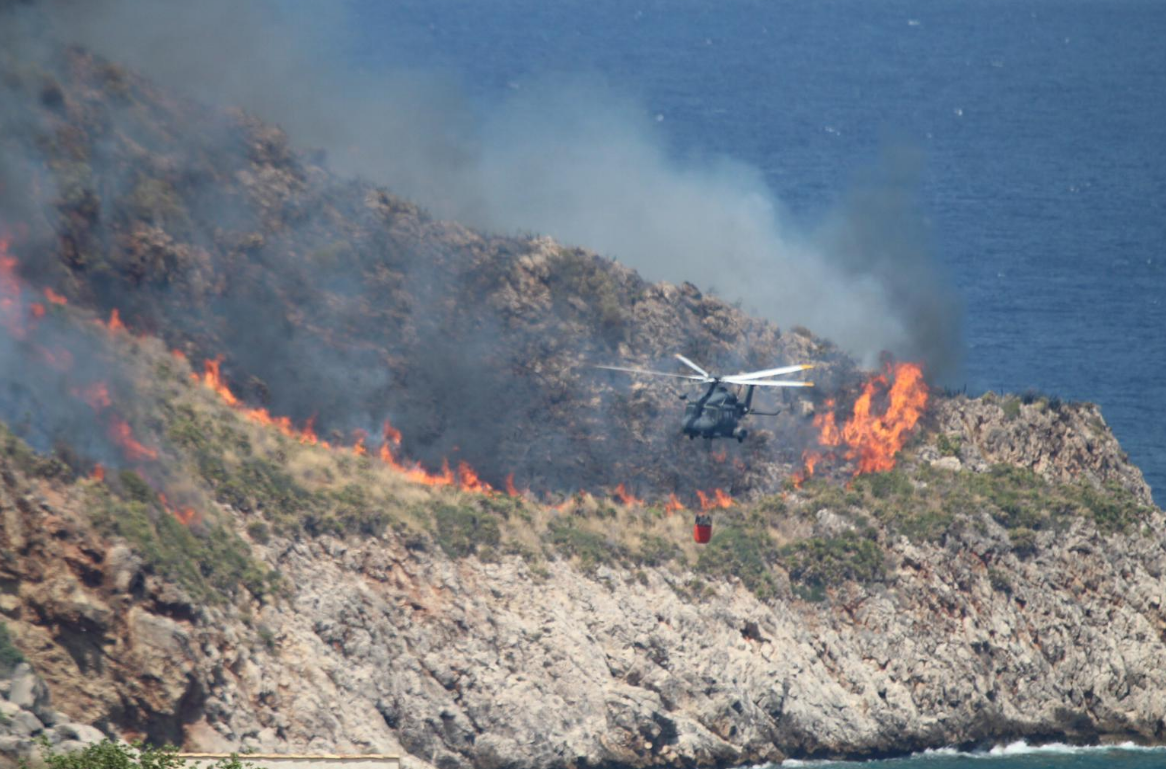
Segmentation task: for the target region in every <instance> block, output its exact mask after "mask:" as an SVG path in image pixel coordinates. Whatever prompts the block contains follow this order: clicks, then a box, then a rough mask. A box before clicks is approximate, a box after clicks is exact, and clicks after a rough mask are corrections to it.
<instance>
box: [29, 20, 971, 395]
mask: <svg viewBox="0 0 1166 769" xmlns="http://www.w3.org/2000/svg"><path fill="white" fill-rule="evenodd" d="M52 5H53V8H54V9H56V10H58V11H60V12H59V13H57V14H55V16H54V24H55V25H56V26H57V29H58V32H59V33H60V34H63V35H66V36H67V37H69V38H71V39H75V40H77V41H78V42H81V43H83V44H84V45H86V46H87V47H90V48H92V49H94V50H96V51H98V52H99V53H102V54H105V55H107V56H109V57H110V58H112V59H114V60H116V61H123V62H125V63H126V64H128V65H130V66H131V67H133V68H135V69H137V70H138V71H141V72H144V73H149V75H150V77H151V78H154V79H157V80H159V81H161V82H163V83H164V84H166V85H167V86H170V87H176V88H180V89H183V90H184V91H186V92H188V93H191V94H193V95H195V96H196V97H197V98H200V99H203V100H207V101H211V102H214V103H220V104H221V103H226V104H238V105H241V106H243V107H245V108H246V109H248V110H249V111H252V112H254V113H255V114H257V115H259V116H260V117H262V118H264V119H268V120H272V121H275V122H277V123H279V124H280V125H281V126H283V127H284V128H285V129H287V130H288V132H289V133H290V134H291V136H292V137H293V139H294V140H295V141H297V142H300V143H304V144H308V145H312V146H315V147H319V148H321V149H323V150H324V151H325V152H326V153H327V157H328V162H329V164H330V165H331V166H332V167H333V168H335V169H337V170H338V171H340V172H342V173H355V174H359V175H362V176H364V177H366V178H368V179H370V180H371V181H374V182H376V183H380V184H384V185H387V186H388V187H390V188H391V189H392V190H393V191H394V192H397V193H399V194H402V195H404V196H406V197H409V198H411V199H414V200H416V201H417V202H419V203H420V204H421V205H423V206H425V207H427V208H428V209H429V210H430V211H432V212H434V213H435V214H437V215H438V216H441V217H446V218H451V219H456V220H458V221H462V222H465V223H468V224H471V225H476V226H479V227H483V228H486V229H488V230H493V231H502V232H531V231H533V232H540V233H545V234H550V235H552V236H553V237H555V238H556V239H558V240H560V241H563V242H567V243H572V244H578V245H582V246H585V247H589V248H593V249H595V250H598V251H600V252H601V253H605V254H608V255H610V256H613V257H615V258H616V259H618V260H619V261H620V262H622V263H624V264H627V265H628V266H631V267H633V268H635V269H637V270H639V271H640V272H641V273H642V274H644V276H645V277H647V278H649V279H652V280H669V281H673V282H680V281H685V280H687V281H691V282H694V283H696V284H698V285H701V286H702V287H706V288H708V287H714V288H715V289H716V290H717V292H718V293H719V294H720V295H722V296H724V297H726V298H727V299H729V300H740V301H742V302H743V303H744V304H745V306H746V307H747V308H749V309H751V310H753V311H755V312H758V313H760V314H762V315H763V316H765V317H767V318H769V319H771V320H774V321H776V322H777V323H779V324H781V325H785V326H789V325H794V324H797V325H803V326H806V327H809V328H810V329H812V330H813V331H814V332H815V333H818V334H820V335H823V336H825V337H827V338H830V339H832V340H834V341H835V342H837V343H838V344H839V345H841V346H842V347H843V348H844V349H846V350H848V351H850V352H851V353H853V354H854V355H855V356H856V357H858V358H859V359H860V361H862V362H863V363H865V364H867V365H873V364H874V362H875V361H876V359H877V356H878V355H879V353H881V352H882V351H889V352H891V353H893V354H895V355H897V356H899V357H900V358H907V359H923V360H924V361H925V362H926V363H927V366H928V371H929V373H930V374H931V375H932V376H940V377H942V376H943V375H945V374H950V373H953V369H954V368H955V367H956V366H957V365H958V363H959V357H960V355H959V352H960V349H961V339H960V308H959V304H958V302H957V301H956V299H955V297H954V296H953V292H952V291H950V290H949V289H948V287H947V285H946V282H945V279H944V276H943V275H942V274H941V273H940V271H939V270H938V268H937V266H936V264H935V260H934V259H933V257H932V255H931V253H930V251H929V247H928V242H927V237H926V233H925V232H924V231H923V228H922V226H921V224H920V219H919V216H918V214H917V212H916V210H915V205H914V200H913V192H914V190H915V188H916V186H917V182H916V177H917V175H918V170H917V169H918V165H919V163H920V160H919V159H918V158H917V157H912V156H911V153H909V152H902V151H895V152H888V153H886V155H885V156H884V157H883V158H881V159H879V160H878V161H877V162H875V163H874V164H873V167H872V170H871V171H870V172H868V173H867V174H866V175H865V177H864V178H860V179H858V180H856V182H855V187H854V189H853V190H851V192H850V193H849V195H848V196H846V197H845V198H844V199H843V202H842V203H841V204H840V205H839V206H838V208H837V209H836V210H835V211H834V212H833V214H832V215H831V216H829V217H828V218H827V221H826V222H825V223H824V224H822V225H819V226H814V227H804V226H802V227H799V226H798V225H796V224H795V223H792V222H791V221H790V220H789V217H788V216H787V215H786V214H785V213H784V212H783V210H782V206H781V204H780V202H779V201H778V200H776V199H775V197H774V195H773V193H772V192H771V191H770V190H769V189H768V188H767V186H766V184H765V182H764V180H763V178H762V177H761V174H760V173H759V172H758V171H757V170H756V169H753V168H750V167H748V166H746V165H744V164H742V163H739V162H736V161H733V160H732V159H728V158H712V159H705V160H693V159H686V160H680V159H678V158H676V157H673V156H672V155H670V153H669V152H668V151H667V150H666V149H665V141H664V136H663V135H662V134H661V131H662V129H661V127H660V126H659V125H658V124H656V123H655V122H654V121H652V120H650V119H649V118H648V116H647V115H646V114H645V111H644V109H642V108H641V107H640V106H639V105H638V104H636V103H635V102H634V101H632V100H630V99H628V98H626V97H624V96H622V95H621V94H620V93H619V91H618V89H615V88H612V87H610V86H608V85H606V84H604V83H602V82H597V81H596V80H595V79H594V78H587V77H583V76H577V75H575V76H558V77H547V79H546V80H545V81H544V82H542V83H538V84H535V85H533V86H528V87H525V88H523V89H522V90H521V91H519V92H516V93H515V94H513V95H512V96H511V97H509V98H507V99H506V100H505V101H504V102H503V103H500V104H495V105H492V106H491V107H490V108H488V109H486V110H485V112H484V114H483V113H482V111H481V110H476V109H474V108H473V107H472V106H471V105H470V102H469V100H468V99H467V98H465V97H464V95H463V94H462V93H460V91H459V89H458V87H457V85H456V83H455V82H453V81H452V80H450V79H449V78H446V77H442V76H440V75H437V74H433V73H420V72H414V71H398V72H389V73H378V74H377V75H376V76H370V75H368V74H365V73H361V72H357V71H355V68H354V67H352V66H349V65H347V64H346V63H345V60H344V55H343V46H344V44H343V37H344V34H345V30H346V29H349V28H350V26H351V25H352V24H353V23H355V22H354V20H353V19H351V18H348V17H347V16H346V10H345V6H343V4H337V3H324V2H282V3H279V2H268V3H247V4H239V3H234V2H228V1H227V0H208V1H206V2H199V3H180V2H155V1H154V0H109V1H108V2H99V3H86V2H76V0H56V2H54V3H53V4H52Z"/></svg>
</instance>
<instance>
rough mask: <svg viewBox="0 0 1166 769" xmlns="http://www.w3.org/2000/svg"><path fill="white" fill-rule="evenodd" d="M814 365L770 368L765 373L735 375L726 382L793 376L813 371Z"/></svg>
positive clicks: (726, 379)
mask: <svg viewBox="0 0 1166 769" xmlns="http://www.w3.org/2000/svg"><path fill="white" fill-rule="evenodd" d="M813 367H814V364H813V363H798V364H797V365H794V366H782V367H781V368H770V369H766V370H765V371H750V372H747V373H743V374H733V375H732V376H731V377H725V381H728V380H729V379H764V378H765V377H769V376H780V375H781V374H792V373H794V372H795V371H806V370H807V369H812V368H813Z"/></svg>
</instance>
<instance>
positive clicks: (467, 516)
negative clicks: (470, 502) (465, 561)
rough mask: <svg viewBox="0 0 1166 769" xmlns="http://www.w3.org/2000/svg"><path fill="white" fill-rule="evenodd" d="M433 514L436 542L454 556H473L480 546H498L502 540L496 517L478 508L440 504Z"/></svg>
mask: <svg viewBox="0 0 1166 769" xmlns="http://www.w3.org/2000/svg"><path fill="white" fill-rule="evenodd" d="M433 517H434V522H435V524H436V528H437V531H436V536H437V544H438V545H439V546H440V547H441V549H442V550H444V551H445V552H446V554H447V555H449V556H451V557H453V558H464V557H466V556H467V555H473V554H474V553H475V552H477V550H478V548H479V547H483V546H489V547H497V546H498V543H499V542H501V540H502V535H501V533H500V531H499V529H498V521H497V519H496V518H494V516H493V515H491V514H489V513H485V512H482V511H481V510H478V509H477V508H474V507H468V506H455V505H450V504H442V505H440V506H438V508H437V509H436V510H435V511H434V514H433Z"/></svg>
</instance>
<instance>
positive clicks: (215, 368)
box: [190, 356, 330, 448]
mask: <svg viewBox="0 0 1166 769" xmlns="http://www.w3.org/2000/svg"><path fill="white" fill-rule="evenodd" d="M222 365H223V359H222V357H221V356H220V357H218V358H215V359H214V360H205V361H203V364H202V367H203V372H202V376H199V375H198V374H195V373H192V374H191V375H190V378H191V379H192V380H194V381H195V382H200V383H202V384H203V385H204V386H205V387H207V388H208V389H210V390H212V391H214V393H215V394H216V395H218V396H219V398H220V399H221V400H222V401H223V403H226V404H227V405H228V406H230V407H231V408H234V409H237V410H238V411H239V412H240V413H241V414H242V415H243V417H244V418H246V419H249V420H251V421H252V422H255V423H257V424H261V425H264V426H266V427H272V428H274V429H275V430H277V431H278V432H279V433H280V434H281V435H283V436H285V437H287V438H293V439H295V440H298V441H299V442H300V443H304V444H309V445H312V446H315V445H320V446H323V447H324V448H330V446H329V444H328V442H327V441H321V440H320V439H319V437H317V435H316V431H315V428H314V427H313V423H314V422H315V419H316V418H315V417H312V418H311V419H309V420H308V422H307V424H306V425H305V426H304V429H303V430H297V429H296V427H295V425H293V424H292V421H291V419H290V418H289V417H273V416H272V415H271V412H269V411H268V410H267V409H265V408H247V407H246V406H245V405H244V404H243V402H242V401H241V400H239V398H238V397H236V396H235V394H234V393H233V392H231V388H230V387H228V386H227V383H226V381H225V380H224V379H223V373H222Z"/></svg>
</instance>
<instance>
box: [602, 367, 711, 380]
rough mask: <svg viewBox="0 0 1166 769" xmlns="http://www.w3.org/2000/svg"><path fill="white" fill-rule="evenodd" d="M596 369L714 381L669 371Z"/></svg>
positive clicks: (620, 368)
mask: <svg viewBox="0 0 1166 769" xmlns="http://www.w3.org/2000/svg"><path fill="white" fill-rule="evenodd" d="M595 368H602V369H607V370H608V371H624V372H627V373H629V374H651V375H653V376H669V377H672V378H674V379H691V380H694V381H697V382H711V381H713V380H712V379H710V378H708V377H700V376H692V375H691V374H671V373H669V372H667V371H649V370H648V369H643V368H624V367H623V366H595Z"/></svg>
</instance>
